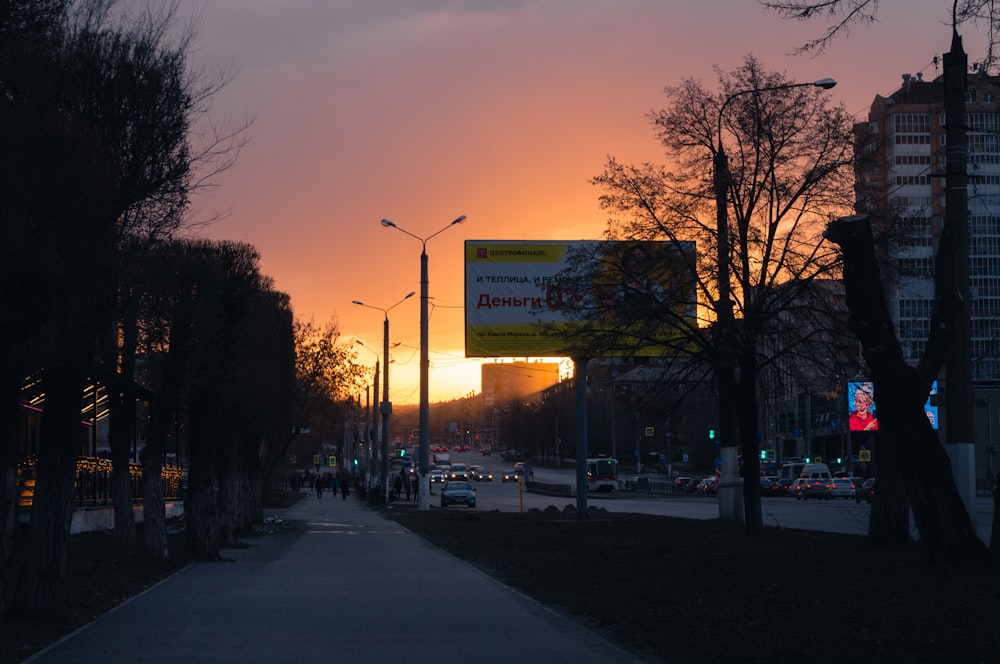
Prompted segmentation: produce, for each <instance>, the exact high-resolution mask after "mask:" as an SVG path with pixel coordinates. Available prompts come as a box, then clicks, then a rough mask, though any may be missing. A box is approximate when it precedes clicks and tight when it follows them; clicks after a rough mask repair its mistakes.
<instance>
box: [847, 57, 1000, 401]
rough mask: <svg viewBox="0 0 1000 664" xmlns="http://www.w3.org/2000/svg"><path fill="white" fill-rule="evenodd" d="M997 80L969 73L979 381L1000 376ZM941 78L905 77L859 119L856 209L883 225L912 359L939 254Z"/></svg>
mask: <svg viewBox="0 0 1000 664" xmlns="http://www.w3.org/2000/svg"><path fill="white" fill-rule="evenodd" d="M998 95H1000V79H998V78H997V77H996V76H988V75H979V74H976V75H970V77H969V85H968V92H967V95H966V122H967V124H968V129H969V130H968V149H969V191H968V208H969V251H970V260H969V279H970V290H971V295H972V309H971V328H972V339H971V356H972V377H973V381H974V382H976V383H978V384H982V383H989V382H995V381H998V380H1000V140H998V139H1000V133H998V132H1000V102H998ZM946 122H947V120H946V117H945V113H944V99H943V86H942V84H941V79H937V80H935V81H925V80H923V78H922V77H920V76H915V77H914V76H910V75H908V74H907V75H904V76H903V82H902V85H901V86H900V88H899V89H898V90H896V91H895V92H893V93H892V94H890V95H888V96H886V97H883V96H877V97H876V98H875V100H874V101H873V102H872V105H871V109H870V111H869V116H868V121H867V122H864V123H861V124H859V125H858V126H857V133H858V137H859V160H858V190H859V202H860V207H861V209H863V210H866V211H869V210H870V211H873V212H875V213H876V217H877V218H878V219H879V220H882V221H884V222H885V224H886V225H887V228H884V229H883V230H888V231H889V232H886V233H885V235H884V237H885V238H886V240H887V243H886V247H885V250H886V251H887V252H888V257H889V259H890V260H889V265H890V266H891V272H890V274H889V275H888V276H889V284H888V285H889V288H890V292H889V298H890V309H891V311H892V315H893V318H894V321H895V323H896V330H897V333H898V336H899V340H900V343H901V344H902V346H903V351H904V353H905V356H906V360H907V362H909V363H911V364H916V363H917V362H918V361H919V359H920V357H922V356H923V353H924V349H925V346H926V340H927V336H928V333H929V331H930V330H929V326H930V314H931V311H932V310H933V306H934V255H935V251H936V248H937V244H938V241H939V239H940V236H941V228H942V223H943V221H944V211H945V186H946V182H945V178H944V174H945V149H946V147H947V144H946V141H945V128H946Z"/></svg>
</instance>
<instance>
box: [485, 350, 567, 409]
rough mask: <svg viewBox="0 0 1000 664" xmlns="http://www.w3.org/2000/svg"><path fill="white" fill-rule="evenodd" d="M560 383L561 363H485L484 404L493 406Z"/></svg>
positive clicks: (487, 406) (489, 406)
mask: <svg viewBox="0 0 1000 664" xmlns="http://www.w3.org/2000/svg"><path fill="white" fill-rule="evenodd" d="M558 382H559V363H558V362H526V361H515V362H502V363H500V362H497V363H493V364H483V365H482V392H483V405H484V406H485V407H486V408H492V407H494V406H497V405H500V404H502V403H504V402H507V401H511V400H514V399H520V398H523V397H526V396H529V395H532V394H536V393H538V392H541V391H543V390H545V389H548V388H550V387H552V386H553V385H556V384H557V383H558Z"/></svg>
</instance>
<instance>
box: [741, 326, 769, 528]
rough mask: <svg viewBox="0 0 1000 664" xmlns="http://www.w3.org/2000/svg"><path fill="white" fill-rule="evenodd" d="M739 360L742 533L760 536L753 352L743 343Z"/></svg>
mask: <svg viewBox="0 0 1000 664" xmlns="http://www.w3.org/2000/svg"><path fill="white" fill-rule="evenodd" d="M743 344H744V346H743V349H742V356H741V358H740V385H739V397H738V399H737V403H736V410H737V413H738V418H739V422H740V448H741V453H742V454H743V515H744V519H745V524H744V532H745V533H746V534H747V535H760V534H761V533H763V532H764V517H763V514H762V512H761V505H760V479H759V478H760V456H759V450H760V445H759V443H758V441H757V431H758V425H759V422H758V417H759V416H758V412H759V411H758V405H759V404H758V403H757V357H756V355H757V349H756V344H755V343H754V342H753V341H752V340H750V339H746V340H744V342H743Z"/></svg>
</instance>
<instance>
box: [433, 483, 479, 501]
mask: <svg viewBox="0 0 1000 664" xmlns="http://www.w3.org/2000/svg"><path fill="white" fill-rule="evenodd" d="M449 505H467V506H469V507H475V506H476V490H475V489H474V488H472V485H471V484H469V482H468V481H457V482H445V483H444V488H443V489H441V507H448V506H449Z"/></svg>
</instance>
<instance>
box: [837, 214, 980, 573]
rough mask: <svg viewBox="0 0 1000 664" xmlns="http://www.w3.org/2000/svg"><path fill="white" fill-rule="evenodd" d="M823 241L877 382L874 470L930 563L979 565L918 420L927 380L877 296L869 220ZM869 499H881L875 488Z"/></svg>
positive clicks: (846, 221) (959, 508)
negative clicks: (896, 490)
mask: <svg viewBox="0 0 1000 664" xmlns="http://www.w3.org/2000/svg"><path fill="white" fill-rule="evenodd" d="M825 235H826V237H827V238H828V239H830V240H832V241H833V242H835V243H837V244H838V245H840V247H841V249H842V251H843V255H844V288H845V293H846V299H847V308H848V311H849V312H850V318H849V325H850V327H851V330H852V331H854V333H855V334H857V335H858V339H859V340H860V341H861V344H862V350H863V354H864V357H865V361H866V362H867V363H868V366H869V367H870V368H871V370H872V374H873V378H874V381H875V387H876V391H877V396H878V416H879V430H878V432H877V433H876V439H877V440H878V443H877V446H878V447H877V449H879V450H881V451H882V454H883V458H880V459H878V460H877V461H878V463H879V466H880V468H881V467H882V466H883V465H884V464H889V465H893V466H895V467H896V468H897V469H898V471H899V476H900V479H901V480H902V484H903V486H904V488H905V491H906V500H907V501H908V502H909V503H910V505H911V507H912V509H913V516H914V519H915V521H916V524H917V529H918V531H919V533H920V542H921V545H922V546H923V548H924V550H925V551H926V553H927V555H928V557H929V558H930V559H931V560H934V561H938V560H957V561H982V560H985V558H986V555H985V554H986V549H985V547H984V545H983V543H982V541H980V539H979V537H978V535H977V534H976V531H975V528H973V527H972V521H971V519H970V518H969V514H968V512H967V511H966V509H965V505H964V504H963V503H962V499H961V497H960V496H959V494H958V490H957V489H956V487H955V482H954V479H953V477H952V474H951V463H950V462H949V460H948V456H947V454H946V453H945V451H944V448H943V447H942V446H941V443H940V442H939V441H938V439H937V434H936V433H935V432H934V429H933V428H932V427H931V424H930V422H929V421H928V420H927V416H926V414H925V413H924V409H923V404H924V402H925V401H926V400H927V394H928V392H929V391H930V380H928V379H926V378H925V377H923V376H921V375H920V374H919V372H918V371H917V369H915V368H913V367H911V366H909V365H908V364H906V362H905V361H904V360H903V352H902V349H901V348H900V346H899V341H898V340H897V338H896V332H895V329H894V327H893V324H892V319H891V317H890V315H889V307H888V304H887V302H886V298H885V293H884V290H883V288H882V282H881V277H880V274H879V268H878V263H877V260H876V257H875V251H874V246H875V243H874V240H873V238H872V230H871V223H870V220H869V218H868V217H867V216H860V217H845V218H842V219H839V220H837V221H834V222H832V223H831V224H830V225H829V226H828V227H827V231H826V234H825ZM932 327H935V326H934V325H932ZM935 343H943V344H945V347H946V345H947V339H946V338H934V337H932V338H931V340H930V341H929V342H928V353H929V354H932V355H933V354H934V352H935V350H936V348H935ZM886 452H888V454H886ZM883 472H884V471H883ZM875 493H876V496H877V495H878V494H879V493H882V491H881V487H879V486H878V484H877V483H876V492H875Z"/></svg>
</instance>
